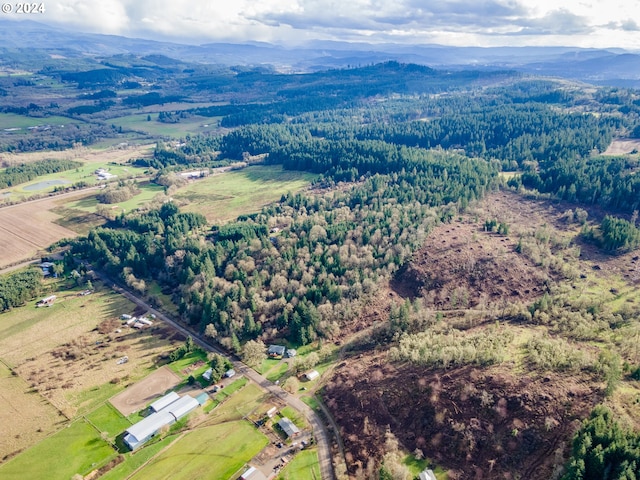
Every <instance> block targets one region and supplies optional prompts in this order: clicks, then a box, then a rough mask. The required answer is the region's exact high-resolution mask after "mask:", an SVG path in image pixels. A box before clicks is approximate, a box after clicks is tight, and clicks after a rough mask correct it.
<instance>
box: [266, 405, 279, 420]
mask: <svg viewBox="0 0 640 480" xmlns="http://www.w3.org/2000/svg"><path fill="white" fill-rule="evenodd" d="M277 411H278V409H277V408H276V407H271V408H270V409H269V410H267V417H269V418H271V417H273V416H274V415H275V414H276V412H277Z"/></svg>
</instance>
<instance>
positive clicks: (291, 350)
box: [286, 348, 298, 358]
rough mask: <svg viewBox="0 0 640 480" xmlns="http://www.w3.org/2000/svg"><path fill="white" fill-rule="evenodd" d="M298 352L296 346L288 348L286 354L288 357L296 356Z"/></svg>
mask: <svg viewBox="0 0 640 480" xmlns="http://www.w3.org/2000/svg"><path fill="white" fill-rule="evenodd" d="M297 354H298V352H296V350H295V349H294V348H290V349H288V350H287V353H286V355H287V357H288V358H293V357H295V356H296V355H297Z"/></svg>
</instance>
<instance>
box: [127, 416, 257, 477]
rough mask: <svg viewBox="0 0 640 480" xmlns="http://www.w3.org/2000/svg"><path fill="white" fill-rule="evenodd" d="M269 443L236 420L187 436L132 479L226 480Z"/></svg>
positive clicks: (255, 431)
mask: <svg viewBox="0 0 640 480" xmlns="http://www.w3.org/2000/svg"><path fill="white" fill-rule="evenodd" d="M268 443H269V440H268V439H267V437H265V436H264V435H263V434H261V433H260V432H259V431H257V430H256V429H255V428H254V427H253V426H252V425H251V424H250V423H249V422H247V421H244V420H240V421H234V422H228V423H223V424H219V425H214V426H210V427H204V428H199V429H197V430H194V431H192V432H189V433H187V434H186V435H185V436H184V437H183V438H181V439H180V440H178V441H177V442H176V443H174V444H173V445H171V447H170V448H169V449H167V450H166V451H164V452H163V453H161V454H160V455H159V456H158V457H157V458H154V459H153V460H152V461H151V463H149V465H147V466H146V467H145V468H144V469H142V470H141V471H140V472H138V473H137V474H135V475H134V476H133V477H131V478H132V479H133V480H147V479H149V480H160V479H171V480H183V479H184V480H191V479H194V478H197V479H202V480H205V479H209V480H227V479H229V478H231V477H232V476H233V474H234V473H236V472H237V471H238V470H239V469H240V468H242V466H243V465H244V464H245V463H246V462H248V461H249V460H251V458H253V456H254V455H256V454H257V453H258V452H260V450H262V449H263V448H264V447H265V446H266V445H267V444H268Z"/></svg>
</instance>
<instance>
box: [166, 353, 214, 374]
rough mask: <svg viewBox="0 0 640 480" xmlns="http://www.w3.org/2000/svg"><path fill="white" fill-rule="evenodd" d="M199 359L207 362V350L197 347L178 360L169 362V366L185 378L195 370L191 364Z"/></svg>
mask: <svg viewBox="0 0 640 480" xmlns="http://www.w3.org/2000/svg"><path fill="white" fill-rule="evenodd" d="M199 361H203V362H205V363H207V352H205V351H204V350H200V349H199V348H197V349H195V350H194V351H192V352H189V353H188V354H186V355H185V356H184V357H182V358H181V359H180V360H176V361H175V362H171V363H170V364H169V368H170V369H171V370H173V371H174V372H176V373H177V374H178V375H180V376H181V377H183V378H187V377H188V376H189V375H191V374H192V372H193V371H195V368H194V367H193V365H194V364H195V363H197V362H199ZM205 370H206V369H205Z"/></svg>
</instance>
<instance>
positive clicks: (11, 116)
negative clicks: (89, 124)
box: [0, 113, 79, 133]
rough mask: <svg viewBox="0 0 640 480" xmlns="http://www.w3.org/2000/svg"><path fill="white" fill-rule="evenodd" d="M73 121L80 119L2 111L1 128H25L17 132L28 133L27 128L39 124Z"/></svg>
mask: <svg viewBox="0 0 640 480" xmlns="http://www.w3.org/2000/svg"><path fill="white" fill-rule="evenodd" d="M72 123H79V122H78V120H73V119H71V118H67V117H58V116H51V117H27V116H24V115H16V114H15V113H0V130H4V129H5V128H20V129H25V130H17V131H16V132H15V133H28V132H29V131H28V130H26V129H27V128H29V127H36V126H38V125H70V124H72Z"/></svg>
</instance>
